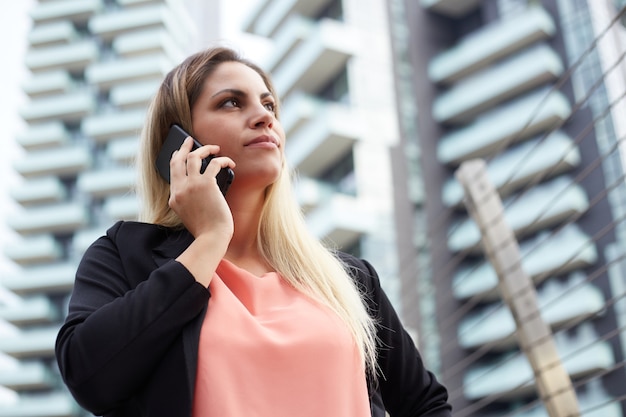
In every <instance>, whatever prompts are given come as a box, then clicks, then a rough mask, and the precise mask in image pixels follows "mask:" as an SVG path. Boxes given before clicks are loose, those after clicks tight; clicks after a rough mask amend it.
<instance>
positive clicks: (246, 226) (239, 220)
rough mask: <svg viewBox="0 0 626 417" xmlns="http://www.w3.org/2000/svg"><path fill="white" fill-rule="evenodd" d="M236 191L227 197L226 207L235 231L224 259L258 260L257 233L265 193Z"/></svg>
mask: <svg viewBox="0 0 626 417" xmlns="http://www.w3.org/2000/svg"><path fill="white" fill-rule="evenodd" d="M233 191H234V190H233ZM236 191H238V192H234V193H232V195H229V196H228V205H229V206H230V210H231V213H232V215H233V221H234V226H235V229H234V233H233V237H232V239H231V241H230V244H229V245H228V250H227V251H226V258H228V259H230V260H236V259H242V258H260V253H259V250H258V245H257V233H258V230H259V222H260V220H261V210H262V209H263V202H264V199H265V193H264V192H262V191H254V192H242V191H241V190H236Z"/></svg>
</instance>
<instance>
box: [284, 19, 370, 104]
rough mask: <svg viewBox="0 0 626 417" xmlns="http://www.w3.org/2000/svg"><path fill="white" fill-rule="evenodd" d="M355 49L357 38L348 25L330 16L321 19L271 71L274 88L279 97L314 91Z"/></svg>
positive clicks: (336, 70)
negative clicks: (305, 37)
mask: <svg viewBox="0 0 626 417" xmlns="http://www.w3.org/2000/svg"><path fill="white" fill-rule="evenodd" d="M294 36H295V35H294ZM358 48H359V38H358V36H357V34H356V32H354V31H353V30H351V28H349V27H347V26H345V25H344V24H342V23H340V22H336V21H334V20H330V19H326V20H322V21H320V22H319V23H318V25H317V26H316V28H315V30H313V31H312V32H310V34H309V36H308V37H307V39H306V40H304V41H301V42H300V43H299V44H298V45H297V47H294V48H293V50H291V51H290V54H289V56H287V57H285V58H284V60H283V61H282V63H281V64H280V65H279V66H278V67H277V68H276V69H275V70H274V73H273V74H274V83H275V87H276V91H277V92H278V93H279V95H280V96H281V97H285V96H287V95H289V93H290V92H291V91H293V90H296V89H297V90H300V91H304V92H306V93H315V92H316V91H317V90H319V89H320V88H321V87H322V86H324V85H325V84H327V83H328V81H329V80H331V79H332V78H333V77H335V76H336V75H337V74H338V73H339V71H341V70H342V69H343V68H344V67H345V66H346V63H347V62H348V60H349V59H350V58H351V57H352V56H353V55H354V54H355V51H357V50H358ZM276 53H277V54H280V53H283V51H277V52H276Z"/></svg>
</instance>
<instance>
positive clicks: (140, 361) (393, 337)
mask: <svg viewBox="0 0 626 417" xmlns="http://www.w3.org/2000/svg"><path fill="white" fill-rule="evenodd" d="M192 240H193V237H192V236H191V235H190V234H189V233H188V232H187V231H186V230H179V231H174V230H171V229H168V228H164V227H160V226H156V225H152V224H146V223H138V222H118V223H116V224H115V225H114V226H113V227H111V228H110V229H109V230H108V231H107V234H106V236H103V237H101V238H100V239H98V240H97V241H96V242H94V243H93V244H92V245H91V246H90V248H89V249H88V250H87V251H86V253H85V255H84V257H83V259H82V261H81V262H80V264H79V267H78V270H77V273H76V282H75V285H74V291H73V293H72V297H71V299H70V304H69V313H68V316H67V319H66V321H65V323H64V325H63V326H62V327H61V329H60V331H59V334H58V337H57V341H56V357H57V361H58V364H59V368H60V371H61V374H62V376H63V379H64V381H65V383H66V385H67V387H68V388H69V390H70V391H71V393H72V395H73V396H74V397H75V399H76V400H77V401H78V403H79V404H81V405H82V406H83V407H84V408H85V409H87V410H89V411H91V412H92V413H94V414H96V415H105V416H109V417H131V416H132V417H140V416H146V417H147V416H149V417H157V416H163V417H179V416H182V417H190V416H191V408H192V404H193V393H194V384H195V377H196V365H197V357H198V340H199V336H200V328H201V325H202V321H203V318H204V314H205V312H206V309H207V306H208V301H209V298H210V293H209V291H208V290H207V289H206V288H205V287H204V286H202V285H201V284H199V283H197V282H196V281H195V279H194V278H193V276H192V275H191V274H190V273H189V271H188V270H187V269H186V268H185V267H184V266H183V265H182V264H180V263H179V262H176V261H175V260H174V258H176V257H177V256H178V255H179V254H180V253H181V252H183V251H184V250H185V248H187V246H188V245H189V244H190V243H191V241H192ZM342 258H343V259H344V260H345V261H346V262H347V263H348V264H350V265H352V266H354V273H353V276H354V279H355V280H357V281H358V282H359V283H360V284H361V287H362V288H363V291H365V292H366V293H367V294H368V297H367V300H368V304H369V308H370V311H371V313H372V314H373V315H374V316H375V317H376V318H377V319H378V322H379V326H378V329H379V330H378V337H379V339H380V340H379V342H380V346H381V348H380V349H379V359H378V365H379V366H380V370H381V372H382V374H383V376H379V377H378V380H377V382H376V385H375V386H372V388H371V389H370V395H371V403H372V416H375V417H378V416H384V409H383V405H382V402H384V407H386V409H387V410H388V412H389V413H390V414H391V416H393V417H396V416H398V417H418V416H419V417H449V416H451V413H450V405H449V404H448V403H447V391H446V389H445V388H444V387H443V386H442V385H441V384H439V382H437V380H436V379H435V377H434V376H433V375H432V374H431V373H430V372H428V371H427V370H426V369H425V368H424V365H423V363H422V360H421V358H420V355H419V353H418V352H417V350H416V348H415V345H414V344H413V341H412V340H411V339H410V337H409V336H408V334H407V333H406V331H405V330H404V329H403V327H402V325H401V323H400V321H399V319H398V317H397V315H396V313H395V311H394V309H393V308H392V306H391V304H390V303H389V301H388V299H387V297H386V296H385V294H384V292H383V290H382V289H381V287H380V283H379V280H378V277H377V275H376V272H375V271H374V269H373V268H372V267H371V265H369V264H368V263H367V262H365V261H362V260H358V259H356V258H354V257H351V256H349V255H345V254H343V255H342Z"/></svg>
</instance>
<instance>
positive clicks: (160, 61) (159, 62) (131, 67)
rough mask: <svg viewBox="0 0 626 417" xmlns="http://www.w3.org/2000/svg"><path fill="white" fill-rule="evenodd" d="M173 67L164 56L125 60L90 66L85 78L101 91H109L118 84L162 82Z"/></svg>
mask: <svg viewBox="0 0 626 417" xmlns="http://www.w3.org/2000/svg"><path fill="white" fill-rule="evenodd" d="M172 67H173V65H172V62H171V61H170V60H169V59H167V58H166V57H164V56H162V55H150V56H140V57H134V58H124V59H120V60H116V61H108V62H100V63H97V64H93V65H91V66H89V67H88V68H87V69H86V70H85V78H86V79H87V81H88V82H89V83H91V84H95V85H97V86H98V88H99V89H101V90H108V89H110V88H111V87H112V86H115V85H116V84H123V83H136V82H143V81H153V82H160V81H161V79H162V78H163V77H165V75H166V74H167V73H168V71H169V70H170V69H172Z"/></svg>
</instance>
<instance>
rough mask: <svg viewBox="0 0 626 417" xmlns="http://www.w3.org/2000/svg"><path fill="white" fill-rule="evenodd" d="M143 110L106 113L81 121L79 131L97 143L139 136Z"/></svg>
mask: <svg viewBox="0 0 626 417" xmlns="http://www.w3.org/2000/svg"><path fill="white" fill-rule="evenodd" d="M145 118H146V114H145V109H141V110H130V111H126V112H121V113H108V114H101V115H97V116H90V117H86V118H85V119H83V122H82V124H81V127H80V129H81V131H82V132H83V134H84V135H85V136H88V137H90V138H92V139H94V140H95V141H97V142H107V141H109V140H112V139H115V138H120V137H127V136H130V135H137V136H138V135H139V133H140V132H141V129H142V128H143V125H144V123H145Z"/></svg>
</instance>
